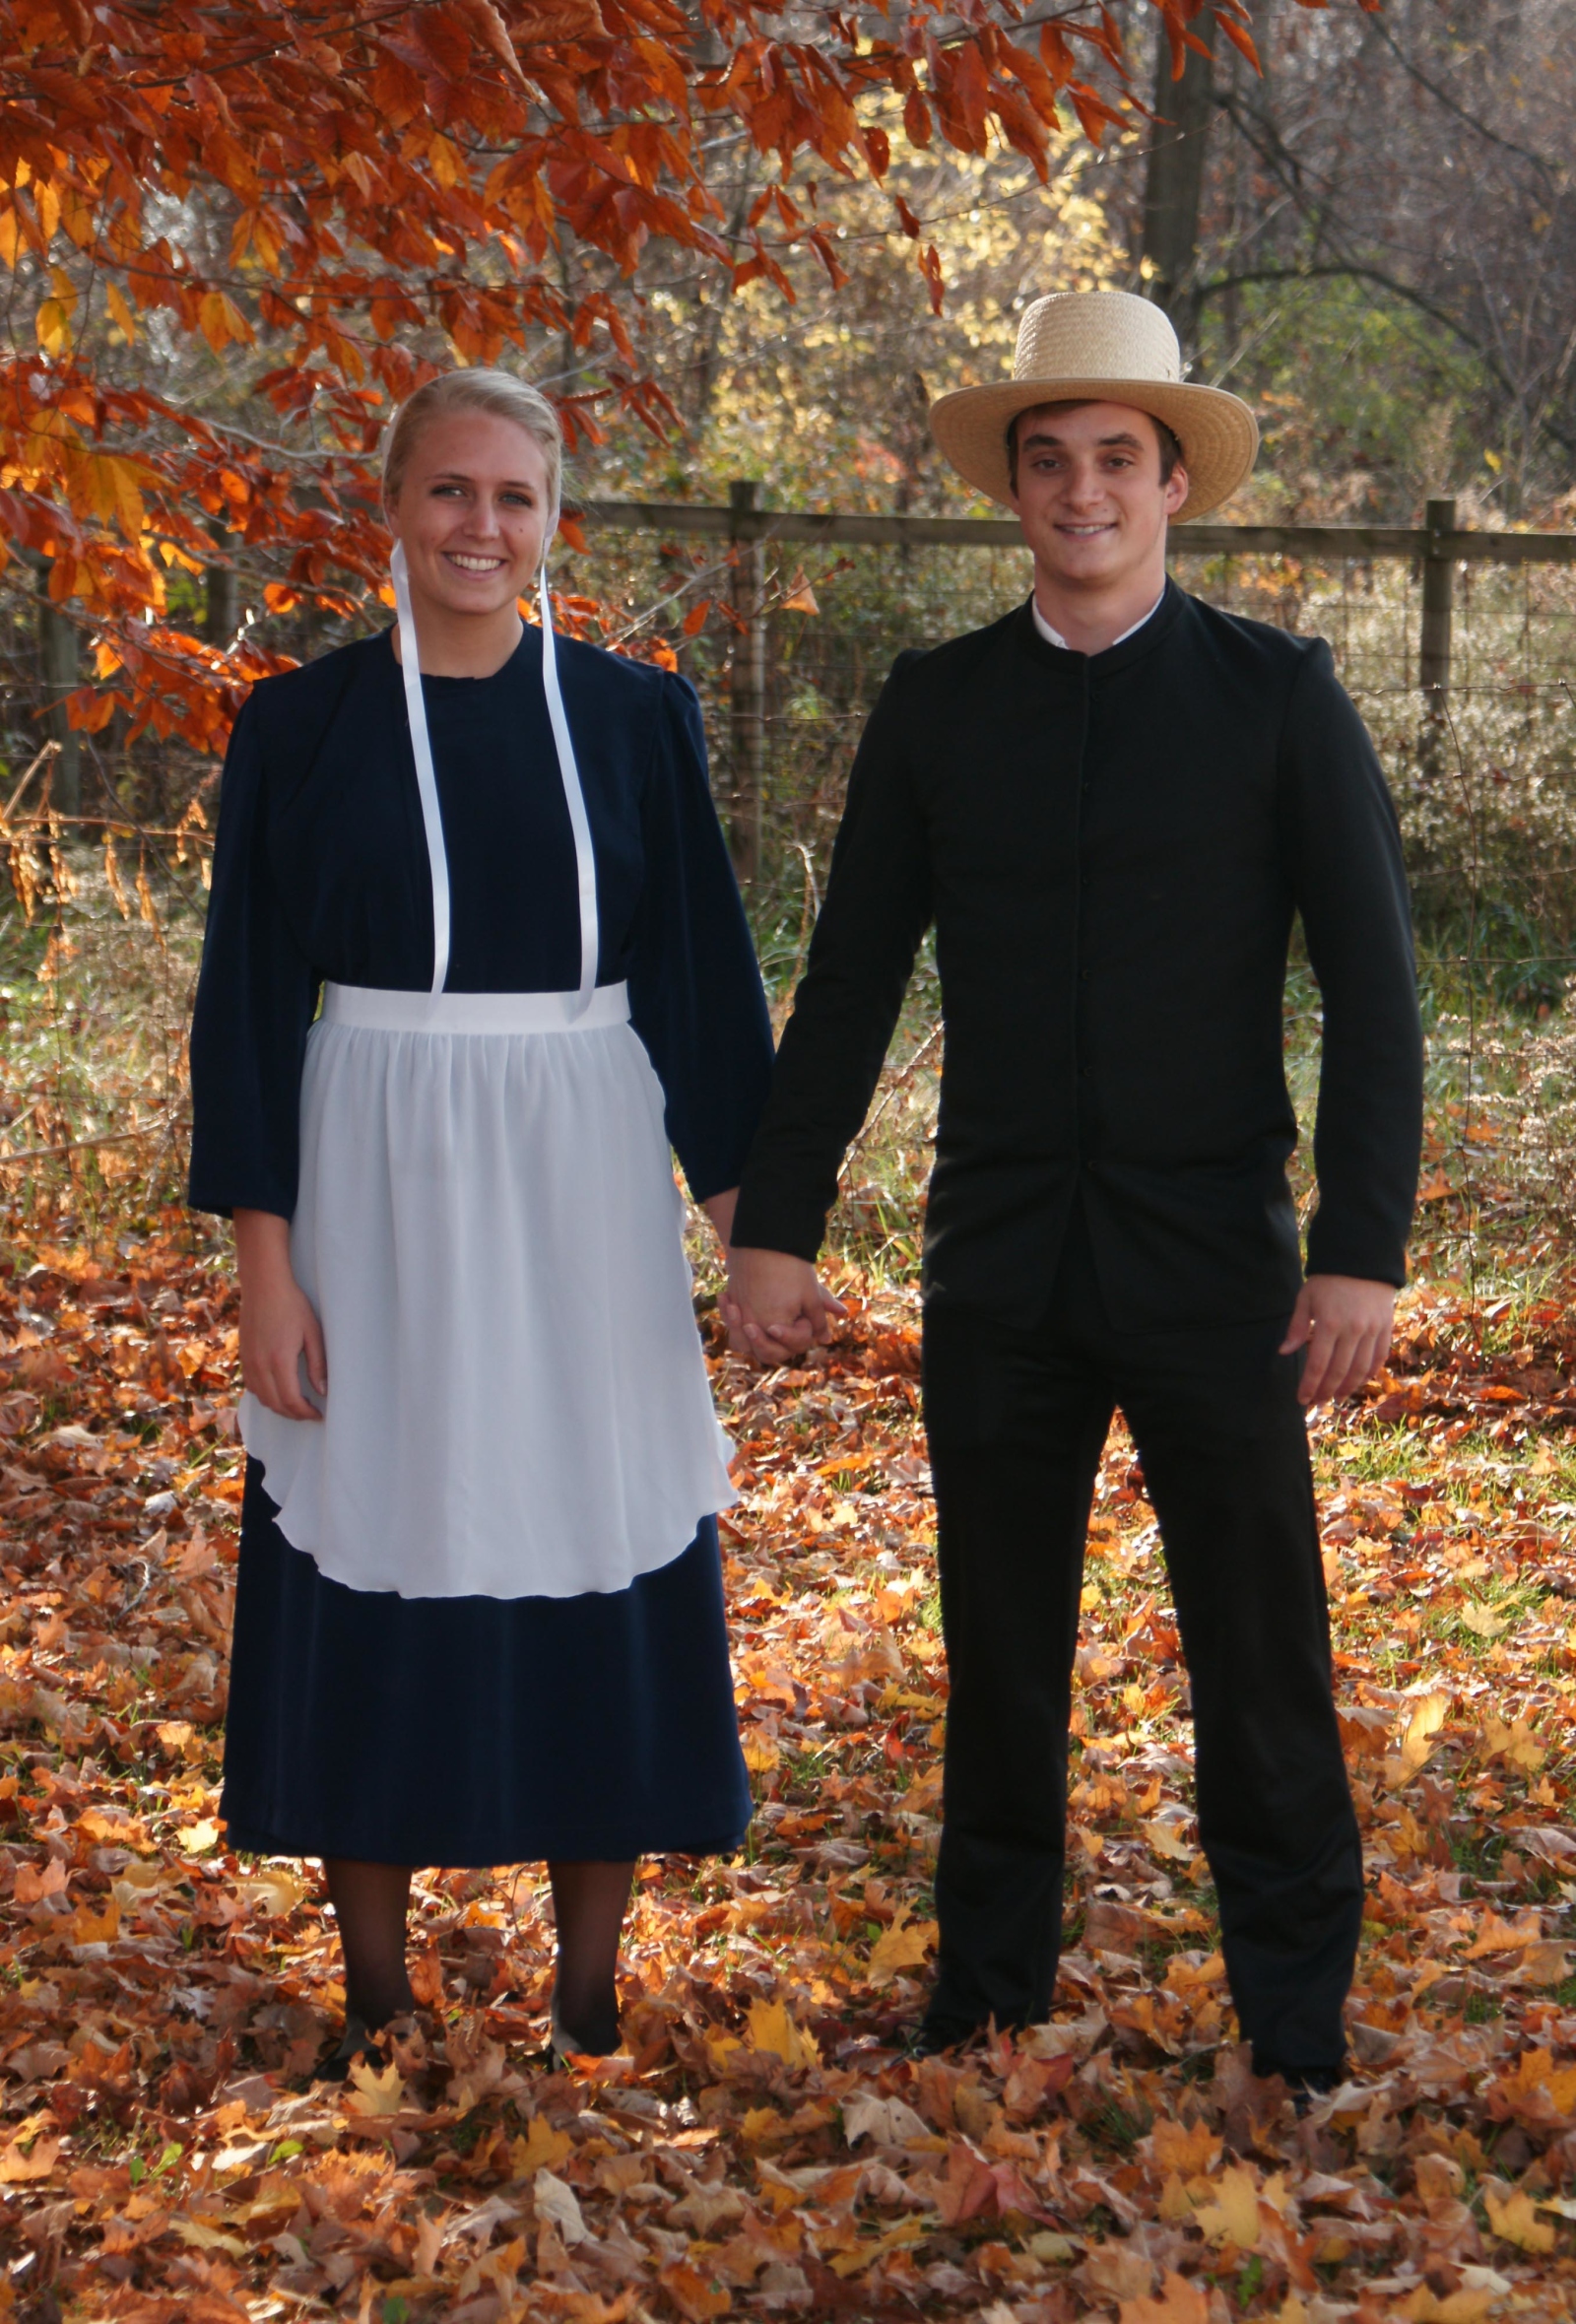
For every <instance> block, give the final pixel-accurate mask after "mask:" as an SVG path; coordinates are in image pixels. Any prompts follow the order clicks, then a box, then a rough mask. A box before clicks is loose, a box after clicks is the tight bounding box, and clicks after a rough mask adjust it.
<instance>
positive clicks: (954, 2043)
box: [908, 2014, 985, 2058]
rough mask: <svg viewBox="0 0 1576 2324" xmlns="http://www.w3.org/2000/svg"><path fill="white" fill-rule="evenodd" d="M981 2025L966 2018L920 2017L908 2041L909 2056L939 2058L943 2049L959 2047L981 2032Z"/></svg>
mask: <svg viewBox="0 0 1576 2324" xmlns="http://www.w3.org/2000/svg"><path fill="white" fill-rule="evenodd" d="M984 2030H985V2027H984V2025H973V2024H971V2023H970V2022H969V2020H968V2019H966V2018H935V2017H931V2016H929V2015H928V2014H927V2015H926V2016H925V2017H923V2018H921V2020H920V2022H919V2024H918V2025H916V2026H915V2028H914V2030H913V2032H912V2034H911V2035H910V2036H909V2041H908V2054H909V2056H910V2057H911V2058H939V2057H940V2056H941V2054H942V2052H943V2050H952V2049H961V2048H962V2046H963V2044H964V2042H966V2041H972V2040H973V2038H974V2036H975V2034H976V2033H983V2032H984Z"/></svg>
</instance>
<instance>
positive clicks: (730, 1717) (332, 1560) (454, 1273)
mask: <svg viewBox="0 0 1576 2324" xmlns="http://www.w3.org/2000/svg"><path fill="white" fill-rule="evenodd" d="M560 456H561V442H560V436H559V432H558V421H557V418H556V416H555V414H554V412H553V409H552V407H551V406H550V405H549V404H548V403H547V402H546V400H545V399H544V398H543V397H542V396H541V395H539V394H538V393H537V392H536V391H535V390H534V389H533V388H530V387H528V386H525V385H524V384H522V383H521V382H520V381H518V380H516V379H514V378H512V377H511V376H510V375H508V374H507V373H505V372H501V371H488V370H467V371H457V372H452V373H449V374H447V375H445V376H442V377H439V378H436V379H433V380H431V381H430V382H429V383H428V384H427V386H425V387H423V388H421V389H420V390H419V391H418V392H417V393H416V394H415V395H413V396H412V397H411V399H410V400H409V402H408V403H406V404H405V406H404V407H403V408H402V410H401V411H400V413H399V414H398V416H397V418H396V419H395V421H394V423H393V426H392V429H391V432H390V434H389V438H388V444H387V450H386V456H385V466H384V494H385V501H386V507H387V514H388V522H389V527H390V530H391V531H392V533H393V535H394V541H395V547H394V555H393V561H392V572H393V579H394V587H395V596H396V606H397V616H398V618H397V621H396V624H395V626H394V628H393V629H391V630H388V631H383V632H381V633H380V634H378V635H376V636H372V637H369V638H364V639H362V640H361V641H360V642H358V643H356V644H354V645H350V646H346V647H344V648H342V649H341V650H340V651H338V652H336V653H331V654H328V655H326V656H324V657H323V658H322V659H321V660H319V661H316V662H312V663H309V664H307V665H306V666H305V667H304V668H301V669H299V670H295V671H292V672H290V673H289V674H288V675H287V676H284V677H281V678H275V679H270V680H269V681H267V682H266V683H265V684H263V685H261V686H259V687H257V688H256V689H255V690H254V691H253V693H252V695H251V697H250V698H249V699H248V701H247V702H246V705H245V707H244V708H243V710H242V711H241V714H240V717H239V718H238V720H237V722H236V726H235V731H234V736H233V739H232V741H231V744H230V756H229V759H228V761H227V764H226V770H225V784H224V796H223V811H222V814H221V819H220V829H219V838H218V851H217V858H216V862H215V870H214V891H213V900H212V905H211V909H210V914H209V924H208V936H207V943H206V947H205V951H204V958H203V968H202V976H201V981H200V984H199V988H198V995H197V1007H196V1017H195V1022H194V1025H193V1029H192V1045H191V1055H192V1087H193V1096H194V1110H195V1129H194V1136H193V1158H192V1177H191V1199H192V1202H193V1203H194V1204H195V1205H196V1206H197V1207H198V1208H200V1209H205V1210H211V1211H220V1212H228V1213H230V1214H231V1215H232V1216H233V1220H234V1228H235V1250H236V1259H237V1265H238V1270H239V1276H240V1288H241V1327H240V1341H241V1360H242V1364H243V1368H244V1372H245V1380H246V1394H245V1397H244V1399H243V1403H242V1408H241V1422H242V1433H243V1435H244V1438H245V1443H246V1448H247V1452H248V1455H249V1458H248V1462H247V1474H246V1497H245V1502H244V1507H243V1515H242V1527H241V1554H240V1580H239V1589H238V1594H237V1603H236V1617H235V1642H234V1656H233V1668H232V1676H231V1683H230V1714H229V1722H228V1732H227V1740H226V1761H225V1796H224V1814H225V1816H226V1819H227V1821H228V1827H229V1837H230V1844H231V1845H232V1846H235V1847H239V1848H246V1849H253V1850H257V1851H261V1852H266V1853H269V1854H292V1855H303V1856H318V1857H321V1858H322V1859H323V1863H324V1870H325V1875H326V1879H327V1885H328V1891H329V1894H330V1896H331V1898H332V1900H333V1904H334V1909H335V1913H336V1916H337V1919H338V1924H339V1929H340V1935H341V1939H342V1942H343V1947H344V1956H345V1982H346V1996H347V2005H346V2026H345V2034H344V2039H343V2040H342V2042H341V2043H340V2045H339V2047H338V2049H337V2050H336V2052H335V2053H334V2055H333V2057H332V2058H331V2059H330V2060H329V2061H328V2062H327V2068H326V2070H327V2071H330V2072H335V2073H344V2072H346V2071H348V2069H349V2066H350V2064H351V2063H352V2062H353V2060H354V2059H355V2057H356V2056H357V2055H358V2053H359V2052H360V2051H361V2050H362V2049H363V2048H364V2047H365V2045H366V2042H367V2039H368V2036H369V2035H370V2034H371V2033H372V2032H374V2031H375V2030H376V2029H378V2028H380V2027H381V2026H383V2025H386V2024H387V2023H388V2022H389V2021H390V2020H392V2019H394V2018H397V2017H399V2016H400V2015H401V2014H402V2013H404V2012H405V2011H407V2010H409V2009H410V2008H411V2007H412V1995H411V1988H410V1983H409V1979H408V1976H407V1973H406V1916H407V1907H408V1899H409V1892H410V1879H411V1872H412V1869H413V1868H414V1867H417V1866H426V1865H444V1866H484V1865H493V1864H501V1863H516V1862H523V1861H529V1860H532V1859H546V1861H547V1863H548V1866H549V1869H550V1873H551V1877H552V1885H553V1895H554V1903H555V1907H556V1915H557V1923H558V1966H557V1976H556V1983H555V1989H554V2012H553V2021H554V2038H555V2041H556V2043H557V2045H558V2048H559V2049H560V2050H561V2051H585V2052H592V2053H599V2054H600V2053H605V2052H607V2051H609V2050H612V2049H614V2048H616V2047H617V2046H618V2039H619V2029H618V2003H617V1995H616V1987H615V1971H616V1965H617V1959H618V1945H619V1936H620V1931H621V1928H622V1924H623V1916H624V1907H625V1904H626V1902H627V1898H628V1893H629V1885H630V1879H631V1875H632V1870H633V1864H634V1860H635V1858H636V1857H638V1856H639V1855H641V1854H644V1853H647V1852H661V1853H670V1852H671V1853H677V1854H702V1853H707V1852H710V1851H713V1850H726V1849H729V1848H731V1847H733V1846H734V1845H735V1844H736V1843H737V1842H738V1840H739V1839H740V1837H741V1835H742V1833H743V1830H744V1828H745V1826H746V1824H747V1823H748V1820H749V1795H748V1788H747V1784H746V1779H745V1773H744V1768H743V1764H742V1760H741V1758H740V1753H739V1745H738V1738H737V1732H736V1727H735V1721H734V1711H733V1697H732V1689H731V1685H730V1681H729V1672H728V1658H727V1647H726V1639H725V1634H724V1627H723V1607H722V1594H721V1581H720V1571H719V1562H718V1554H717V1538H716V1524H715V1512H716V1511H717V1510H718V1509H720V1508H722V1507H724V1506H725V1505H726V1504H727V1503H728V1502H729V1501H730V1500H731V1499H732V1498H733V1497H734V1496H733V1494H732V1492H731V1489H730V1486H729V1483H728V1477H727V1470H726V1466H725V1445H724V1442H723V1440H722V1438H721V1435H720V1431H719V1430H718V1428H717V1425H716V1421H715V1418H714V1415H713V1412H712V1407H711V1401H710V1396H709V1393H708V1388H707V1382H706V1376H705V1368H704V1363H703V1361H702V1357H701V1352H700V1347H699V1343H698V1341H697V1338H696V1335H695V1330H694V1324H693V1317H692V1312H691V1307H690V1299H689V1275H688V1271H687V1268H686V1264H685V1258H684V1252H683V1248H682V1245H681V1239H680V1228H681V1207H680V1203H679V1197H678V1193H677V1190H676V1188H675V1186H674V1182H673V1175H672V1163H671V1159H670V1146H671V1147H672V1148H673V1149H676V1150H677V1152H678V1155H679V1157H680V1160H681V1162H682V1164H683V1167H684V1170H685V1172H686V1175H687V1178H688V1180H689V1186H690V1188H691V1190H692V1192H693V1194H694V1195H695V1197H696V1199H697V1200H699V1201H701V1202H702V1203H703V1204H704V1206H705V1208H706V1210H707V1212H708V1213H709V1215H710V1217H711V1220H712V1223H713V1225H714V1227H715V1228H716V1230H717V1232H718V1234H719V1235H720V1236H721V1237H722V1238H723V1240H724V1241H726V1239H727V1234H728V1228H729V1223H730V1220H731V1217H732V1210H733V1201H734V1194H733V1189H734V1188H735V1186H736V1184H737V1181H738V1177H739V1171H740V1166H741V1164H742V1162H743V1160H744V1156H745V1154H746V1151H747V1150H748V1148H749V1145H750V1140H751V1136H752V1133H753V1131H754V1128H755V1121H756V1117H757V1114H758V1112H759V1109H760V1105H761V1101H762V1098H763V1096H764V1092H765V1088H766V1083H767V1078H768V1074H769V1069H770V1063H771V1042H770V1034H769V1029H768V1026H767V1020H766V1013H765V1006H764V1002H763V999H762V995H761V989H760V980H759V976H758V973H757V971H756V967H755V956H754V953H753V950H752V947H751V943H750V937H749V931H748V929H747V926H746V923H745V918H744V914H743V911H742V909H741V906H740V902H739V896H738V893H737V890H736V888H735V886H734V882H733V877H732V873H731V871H730V868H729V864H728V858H727V854H726V851H725V849H724V846H723V842H722V838H721V834H720V832H719V830H718V828H717V823H716V818H715V815H714V813H713V810H712V805H711V799H710V793H709V790H708V787H707V781H706V767H705V748H704V742H703V739H702V734H701V727H700V716H699V710H698V706H697V704H696V702H695V698H694V696H693V694H692V693H691V691H690V689H689V687H688V686H687V685H686V684H685V683H684V682H683V681H682V680H680V679H678V678H675V677H671V676H668V675H666V674H665V673H663V672H662V671H660V670H655V669H650V668H647V667H644V666H642V665H638V664H635V663H631V662H627V661H623V660H620V659H618V658H616V657H615V656H613V655H611V654H608V653H604V652H601V651H599V650H598V649H596V648H594V647H592V646H589V645H584V644H580V643H575V642H571V641H569V640H567V639H564V638H555V636H554V633H553V630H552V626H551V619H550V609H549V603H548V598H547V591H546V581H545V577H544V573H545V559H546V555H547V551H548V547H549V544H550V543H551V541H552V539H553V535H554V531H555V527H556V524H557V520H558V484H559V466H560ZM534 588H535V589H538V590H539V592H540V603H541V608H542V616H543V619H542V625H541V627H540V628H538V627H536V626H533V625H530V624H527V623H524V622H522V620H521V618H520V613H519V610H518V608H519V602H520V600H521V599H522V597H529V596H530V594H531V592H532V591H533V589H534Z"/></svg>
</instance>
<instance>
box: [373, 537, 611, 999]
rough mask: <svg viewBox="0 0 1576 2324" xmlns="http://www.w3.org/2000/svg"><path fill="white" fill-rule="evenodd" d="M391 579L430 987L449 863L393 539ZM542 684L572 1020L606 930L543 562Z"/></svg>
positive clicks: (443, 929) (442, 941)
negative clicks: (564, 817)
mask: <svg viewBox="0 0 1576 2324" xmlns="http://www.w3.org/2000/svg"><path fill="white" fill-rule="evenodd" d="M389 571H390V573H391V575H392V577H393V581H394V607H395V612H396V614H397V616H398V619H399V630H400V664H401V671H402V675H403V677H404V680H405V712H406V716H407V718H408V719H409V721H410V728H411V750H412V753H413V755H414V757H415V760H416V787H417V790H418V791H419V792H420V794H421V800H422V824H423V828H424V830H426V833H427V862H428V863H429V864H430V866H431V870H432V986H431V989H432V991H433V992H435V993H438V992H441V991H442V990H443V985H444V981H445V979H446V978H447V976H448V971H449V862H448V854H447V851H446V849H445V847H444V844H443V817H442V812H441V810H440V808H439V806H438V797H437V776H436V773H435V771H434V769H433V765H432V744H431V739H430V737H429V735H428V733H427V701H426V697H425V696H424V695H423V692H422V661H421V653H420V650H419V648H418V645H417V637H416V613H415V609H414V607H413V606H412V604H411V578H410V571H409V568H408V566H407V564H406V562H405V544H404V543H403V542H402V541H396V542H395V544H394V553H393V555H392V557H391V558H390V559H389ZM541 602H542V687H543V691H544V693H545V694H546V696H547V697H548V720H549V723H550V724H551V726H552V728H553V741H554V745H555V748H556V749H557V751H558V775H559V779H560V780H561V782H562V784H563V798H564V804H565V806H566V807H567V808H568V810H569V829H570V830H571V831H572V833H573V834H574V869H575V881H576V886H577V889H578V893H579V905H580V982H579V987H578V989H577V990H576V992H575V993H574V994H573V996H572V998H570V997H569V996H565V1000H566V1007H565V1015H566V1017H567V1018H568V1019H569V1020H570V1021H571V1022H572V1021H573V1020H574V1019H575V1018H577V1017H582V1016H583V1015H584V1014H585V1012H586V1010H587V1009H588V1008H589V1007H590V1005H591V996H592V994H593V993H594V992H595V990H596V983H597V956H598V952H599V949H600V944H601V932H600V929H599V926H598V921H597V865H596V854H595V851H594V849H593V847H592V844H591V824H590V819H589V817H588V816H587V814H586V811H585V793H584V791H583V790H582V789H581V787H580V770H579V767H578V766H577V764H575V757H574V742H573V738H572V737H571V735H570V733H569V721H568V718H567V717H566V715H565V713H564V708H563V693H562V690H561V688H560V687H559V685H558V647H557V643H556V640H555V638H554V634H553V602H552V599H551V598H550V597H549V595H548V575H547V567H546V565H544V566H543V568H542V588H541Z"/></svg>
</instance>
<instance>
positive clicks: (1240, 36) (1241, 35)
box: [1215, 8, 1264, 78]
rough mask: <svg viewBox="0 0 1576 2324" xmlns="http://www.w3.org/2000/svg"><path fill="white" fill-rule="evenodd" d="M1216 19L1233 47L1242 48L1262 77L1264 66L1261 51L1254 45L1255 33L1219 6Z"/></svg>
mask: <svg viewBox="0 0 1576 2324" xmlns="http://www.w3.org/2000/svg"><path fill="white" fill-rule="evenodd" d="M1215 23H1216V24H1217V25H1218V26H1219V28H1220V30H1221V32H1222V33H1224V34H1225V36H1226V38H1227V39H1228V40H1229V41H1230V43H1231V45H1232V47H1233V48H1240V49H1241V51H1242V53H1243V55H1244V56H1245V57H1246V58H1247V60H1248V62H1249V64H1250V65H1252V67H1253V69H1254V71H1255V72H1256V73H1257V74H1259V75H1260V77H1261V78H1262V77H1263V73H1264V67H1263V65H1262V64H1261V63H1260V62H1259V51H1258V50H1257V49H1256V48H1255V47H1254V45H1253V34H1252V33H1250V32H1248V31H1246V30H1245V29H1244V27H1243V26H1241V25H1239V24H1238V23H1237V22H1236V20H1235V18H1234V17H1229V16H1227V15H1226V14H1225V13H1224V11H1223V10H1221V9H1218V8H1217V9H1216V10H1215Z"/></svg>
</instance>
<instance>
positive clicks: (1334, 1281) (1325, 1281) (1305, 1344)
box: [1280, 1275, 1396, 1404]
mask: <svg viewBox="0 0 1576 2324" xmlns="http://www.w3.org/2000/svg"><path fill="white" fill-rule="evenodd" d="M1395 1314H1396V1295H1395V1293H1394V1292H1393V1291H1392V1290H1391V1288H1390V1286H1389V1284H1388V1283H1368V1282H1366V1281H1364V1280H1363V1278H1362V1277H1360V1276H1356V1275H1310V1276H1309V1278H1308V1280H1307V1282H1306V1283H1305V1284H1304V1285H1303V1287H1302V1290H1301V1292H1300V1293H1299V1295H1298V1297H1297V1303H1296V1306H1295V1307H1294V1308H1293V1310H1292V1314H1291V1324H1290V1328H1289V1330H1288V1331H1287V1333H1286V1336H1285V1338H1284V1339H1283V1340H1282V1341H1281V1343H1280V1353H1281V1355H1282V1356H1292V1355H1294V1354H1295V1353H1296V1351H1297V1349H1299V1348H1306V1349H1307V1351H1308V1360H1307V1361H1306V1363H1304V1365H1303V1367H1302V1378H1301V1381H1300V1382H1299V1384H1298V1387H1297V1397H1298V1400H1299V1402H1301V1403H1303V1404H1327V1403H1333V1402H1334V1400H1335V1399H1336V1397H1338V1396H1349V1395H1350V1394H1351V1393H1352V1391H1353V1389H1355V1388H1360V1387H1361V1386H1362V1384H1363V1382H1364V1380H1371V1379H1372V1378H1373V1375H1374V1373H1375V1372H1376V1371H1377V1370H1378V1369H1379V1367H1380V1365H1381V1364H1382V1363H1383V1362H1384V1360H1385V1358H1386V1357H1387V1356H1388V1355H1389V1353H1390V1332H1391V1326H1392V1324H1393V1323H1394V1321H1395Z"/></svg>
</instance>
